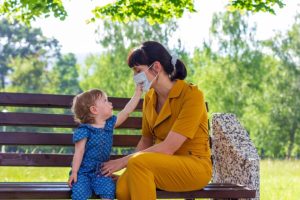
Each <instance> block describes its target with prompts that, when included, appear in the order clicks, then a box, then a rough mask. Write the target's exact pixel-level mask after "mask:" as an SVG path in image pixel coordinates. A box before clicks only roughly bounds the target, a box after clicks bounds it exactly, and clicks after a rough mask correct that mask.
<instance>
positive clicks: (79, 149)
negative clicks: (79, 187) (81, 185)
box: [68, 138, 87, 187]
mask: <svg viewBox="0 0 300 200" xmlns="http://www.w3.org/2000/svg"><path fill="white" fill-rule="evenodd" d="M86 141H87V139H86V138H84V139H82V140H79V141H78V142H76V143H75V153H74V156H73V162H72V174H71V176H70V178H69V181H68V185H69V186H70V187H72V183H73V182H75V183H76V182H77V173H78V170H79V167H80V165H81V161H82V158H83V154H84V149H85V144H86Z"/></svg>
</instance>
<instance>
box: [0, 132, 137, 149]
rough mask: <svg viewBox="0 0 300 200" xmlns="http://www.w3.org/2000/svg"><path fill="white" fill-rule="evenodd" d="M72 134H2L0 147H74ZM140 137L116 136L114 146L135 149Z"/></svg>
mask: <svg viewBox="0 0 300 200" xmlns="http://www.w3.org/2000/svg"><path fill="white" fill-rule="evenodd" d="M72 137H73V135H72V134H68V133H35V132H0V138H1V139H0V145H55V146H74V144H73V142H72ZM140 137H141V136H140V135H114V138H113V146H116V147H133V146H136V145H137V143H138V141H139V140H140Z"/></svg>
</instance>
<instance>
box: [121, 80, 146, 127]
mask: <svg viewBox="0 0 300 200" xmlns="http://www.w3.org/2000/svg"><path fill="white" fill-rule="evenodd" d="M142 93H143V90H142V85H137V86H136V88H135V93H134V95H133V96H132V97H131V99H130V101H129V102H128V103H127V104H126V106H125V108H124V109H123V110H122V111H121V112H119V114H118V116H117V121H116V124H115V127H118V126H120V125H121V124H122V123H123V122H124V121H125V120H126V119H127V118H128V117H129V114H130V113H132V111H134V109H135V108H136V106H137V105H138V103H139V101H140V99H141V96H142Z"/></svg>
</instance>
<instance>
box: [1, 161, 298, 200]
mask: <svg viewBox="0 0 300 200" xmlns="http://www.w3.org/2000/svg"><path fill="white" fill-rule="evenodd" d="M260 167H261V168H260V172H261V180H260V183H261V185H260V188H261V196H260V197H261V198H260V199H262V200H273V199H275V200H298V199H299V198H300V161H286V160H263V161H261V166H260ZM69 170H70V168H47V167H42V168H36V167H0V181H1V182H19V181H24V182H26V181H28V182H31V181H32V182H47V181H59V182H66V181H67V179H68V173H69Z"/></svg>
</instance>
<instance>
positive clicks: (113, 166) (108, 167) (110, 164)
mask: <svg viewBox="0 0 300 200" xmlns="http://www.w3.org/2000/svg"><path fill="white" fill-rule="evenodd" d="M125 166H126V160H125V157H123V158H119V159H116V160H110V161H107V162H105V163H103V165H102V168H101V173H102V175H103V176H106V177H107V176H112V173H114V172H116V171H119V170H121V169H123V168H124V167H125Z"/></svg>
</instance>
